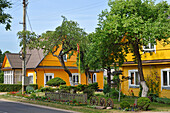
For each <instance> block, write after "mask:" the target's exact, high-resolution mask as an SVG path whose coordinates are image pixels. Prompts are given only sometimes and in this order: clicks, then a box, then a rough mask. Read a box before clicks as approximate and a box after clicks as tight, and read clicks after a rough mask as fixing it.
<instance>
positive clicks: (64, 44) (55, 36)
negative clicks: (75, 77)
mask: <svg viewBox="0 0 170 113" xmlns="http://www.w3.org/2000/svg"><path fill="white" fill-rule="evenodd" d="M62 18H63V22H62V24H61V26H58V27H57V28H56V29H55V31H47V32H46V33H43V34H42V36H41V37H40V38H38V40H39V41H38V43H37V44H36V46H37V47H39V48H42V49H44V51H45V52H49V53H52V55H53V56H54V57H57V58H58V59H59V61H60V63H61V65H62V67H63V68H64V71H65V72H66V73H67V74H68V75H69V79H70V84H71V85H73V81H72V73H71V72H70V70H69V69H68V68H67V67H66V65H65V62H64V59H63V56H64V55H66V54H68V55H69V56H68V58H70V57H71V56H72V55H73V53H74V52H76V50H77V43H80V42H83V38H84V37H85V36H86V33H85V31H84V30H83V29H82V28H80V27H79V25H78V23H77V22H74V21H71V20H70V21H68V20H67V18H65V17H64V16H62ZM57 51H59V52H57Z"/></svg>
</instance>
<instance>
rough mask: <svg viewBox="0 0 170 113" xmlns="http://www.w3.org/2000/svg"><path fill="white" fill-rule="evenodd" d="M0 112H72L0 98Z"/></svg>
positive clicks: (70, 112)
mask: <svg viewBox="0 0 170 113" xmlns="http://www.w3.org/2000/svg"><path fill="white" fill-rule="evenodd" d="M0 113H73V112H72V111H67V110H61V109H56V108H51V107H46V106H39V105H32V104H25V103H20V102H11V101H6V100H1V99H0Z"/></svg>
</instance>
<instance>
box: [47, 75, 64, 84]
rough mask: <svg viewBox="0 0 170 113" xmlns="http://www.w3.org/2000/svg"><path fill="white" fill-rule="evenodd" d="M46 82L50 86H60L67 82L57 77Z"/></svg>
mask: <svg viewBox="0 0 170 113" xmlns="http://www.w3.org/2000/svg"><path fill="white" fill-rule="evenodd" d="M46 84H47V85H49V86H60V85H64V84H66V82H65V81H64V80H63V79H61V78H59V77H56V78H53V79H51V80H49V81H48V82H47V83H46Z"/></svg>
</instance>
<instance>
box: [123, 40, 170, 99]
mask: <svg viewBox="0 0 170 113" xmlns="http://www.w3.org/2000/svg"><path fill="white" fill-rule="evenodd" d="M141 54H142V55H141V58H142V67H143V73H144V77H145V79H146V78H147V76H151V74H152V72H155V73H156V74H155V75H153V77H155V81H157V82H159V92H160V93H159V96H160V97H168V98H170V45H167V46H165V47H164V46H163V45H162V42H161V41H160V42H159V41H157V45H154V44H151V43H149V44H148V45H147V46H144V47H143V52H142V51H141ZM132 55H133V54H132V53H129V54H128V55H127V62H125V63H124V64H123V66H122V67H121V68H122V71H123V75H124V76H126V77H129V78H131V79H129V80H127V81H124V82H122V83H121V88H122V89H121V90H122V92H123V93H125V94H126V95H128V94H129V92H131V90H132V91H133V92H134V94H135V96H138V94H139V91H140V88H139V87H140V78H139V74H138V67H137V64H136V63H134V62H133V56H132ZM158 78H159V79H158ZM158 80H159V81H158ZM153 87H155V86H153Z"/></svg>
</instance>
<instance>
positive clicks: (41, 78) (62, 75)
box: [36, 68, 103, 89]
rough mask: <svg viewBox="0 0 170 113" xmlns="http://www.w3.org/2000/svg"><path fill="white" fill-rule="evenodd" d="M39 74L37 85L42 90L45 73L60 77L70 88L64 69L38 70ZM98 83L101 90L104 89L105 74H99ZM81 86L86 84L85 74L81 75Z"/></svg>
mask: <svg viewBox="0 0 170 113" xmlns="http://www.w3.org/2000/svg"><path fill="white" fill-rule="evenodd" d="M70 71H71V73H78V69H70ZM36 72H37V84H38V87H39V88H40V87H41V86H42V87H44V73H54V78H55V77H60V78H61V79H63V80H64V81H65V82H66V85H67V86H70V82H69V76H68V74H67V73H66V72H65V71H64V69H38V68H37V69H36ZM97 82H98V85H99V89H103V72H100V73H97ZM81 84H86V76H85V74H84V73H82V74H81Z"/></svg>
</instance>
